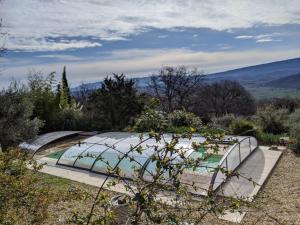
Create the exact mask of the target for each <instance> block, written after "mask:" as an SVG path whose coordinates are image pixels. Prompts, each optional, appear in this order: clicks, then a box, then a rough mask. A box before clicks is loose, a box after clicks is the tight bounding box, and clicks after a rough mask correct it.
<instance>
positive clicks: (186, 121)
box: [168, 110, 202, 128]
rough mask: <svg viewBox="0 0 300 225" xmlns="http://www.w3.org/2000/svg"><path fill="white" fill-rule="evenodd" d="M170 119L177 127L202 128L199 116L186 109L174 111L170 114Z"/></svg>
mask: <svg viewBox="0 0 300 225" xmlns="http://www.w3.org/2000/svg"><path fill="white" fill-rule="evenodd" d="M168 119H169V121H170V123H171V125H172V126H175V127H193V128H200V127H201V125H202V122H201V119H200V118H199V117H198V116H196V115H195V114H194V113H190V112H187V111H185V110H175V111H173V112H172V113H170V114H169V115H168Z"/></svg>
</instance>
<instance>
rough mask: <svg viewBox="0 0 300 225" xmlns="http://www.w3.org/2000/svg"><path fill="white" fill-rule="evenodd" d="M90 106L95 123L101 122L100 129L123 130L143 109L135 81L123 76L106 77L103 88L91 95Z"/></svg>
mask: <svg viewBox="0 0 300 225" xmlns="http://www.w3.org/2000/svg"><path fill="white" fill-rule="evenodd" d="M88 105H89V110H90V111H91V114H92V117H93V119H94V121H100V122H101V124H99V125H98V129H99V128H101V129H114V130H119V129H122V128H124V127H126V126H127V125H128V124H129V122H130V121H131V120H133V118H134V117H135V116H137V115H138V114H139V113H140V112H141V111H142V109H143V102H142V101H141V97H140V96H139V95H138V94H137V90H136V89H135V88H134V81H133V80H131V79H129V80H128V79H126V78H125V76H124V75H123V74H121V75H117V74H114V75H113V77H106V78H105V79H104V81H103V84H102V87H101V88H100V89H99V90H97V91H95V92H93V93H91V95H90V97H89V100H88Z"/></svg>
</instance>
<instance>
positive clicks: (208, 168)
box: [188, 148, 223, 174]
mask: <svg viewBox="0 0 300 225" xmlns="http://www.w3.org/2000/svg"><path fill="white" fill-rule="evenodd" d="M206 154H207V152H206V150H205V149H204V148H200V149H198V150H197V151H195V152H193V153H192V154H191V155H190V157H191V158H193V159H198V158H205V159H204V160H203V161H202V162H201V164H200V166H199V167H197V168H191V169H189V170H188V171H189V172H191V171H193V172H196V173H200V174H204V173H213V172H214V171H215V169H216V168H217V167H218V165H219V162H220V161H221V159H222V157H223V156H222V155H215V154H212V155H210V156H208V157H207V155H206ZM206 157H207V158H206Z"/></svg>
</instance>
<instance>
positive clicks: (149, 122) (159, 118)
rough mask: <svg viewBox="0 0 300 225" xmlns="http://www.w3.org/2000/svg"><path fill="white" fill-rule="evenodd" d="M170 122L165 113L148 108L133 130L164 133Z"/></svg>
mask: <svg viewBox="0 0 300 225" xmlns="http://www.w3.org/2000/svg"><path fill="white" fill-rule="evenodd" d="M167 126H168V120H167V119H166V115H165V114H164V113H163V112H160V111H156V110H154V109H151V108H148V109H146V110H145V111H144V112H142V114H141V115H140V116H139V117H138V118H137V120H136V122H135V125H134V127H133V129H134V130H135V131H137V132H148V131H151V130H153V131H163V130H165V129H166V128H167Z"/></svg>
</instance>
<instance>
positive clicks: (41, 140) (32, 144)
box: [19, 131, 82, 154]
mask: <svg viewBox="0 0 300 225" xmlns="http://www.w3.org/2000/svg"><path fill="white" fill-rule="evenodd" d="M81 132H82V131H55V132H50V133H46V134H42V135H39V136H37V137H36V138H34V139H31V140H29V141H27V142H23V143H21V144H20V145H19V147H20V148H21V149H24V150H26V151H28V152H30V153H32V154H35V153H36V152H37V151H39V150H40V149H41V148H42V147H44V146H45V145H48V144H50V143H52V142H54V141H57V140H60V139H62V138H67V137H71V136H74V135H78V134H80V133H81Z"/></svg>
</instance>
